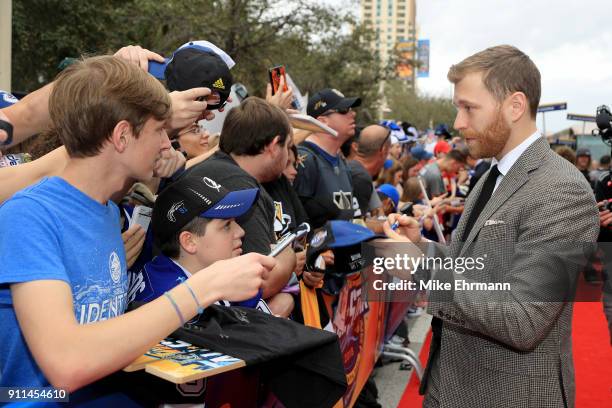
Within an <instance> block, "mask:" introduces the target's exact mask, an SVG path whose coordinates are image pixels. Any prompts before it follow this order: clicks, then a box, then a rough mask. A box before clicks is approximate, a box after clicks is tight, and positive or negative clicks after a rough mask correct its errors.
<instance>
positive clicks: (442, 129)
mask: <svg viewBox="0 0 612 408" xmlns="http://www.w3.org/2000/svg"><path fill="white" fill-rule="evenodd" d="M434 134H435V135H436V136H452V135H451V133H450V131H449V130H448V126H446V124H445V123H441V124H439V125H438V126H436V130H435V132H434Z"/></svg>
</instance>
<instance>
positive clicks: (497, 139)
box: [461, 109, 510, 159]
mask: <svg viewBox="0 0 612 408" xmlns="http://www.w3.org/2000/svg"><path fill="white" fill-rule="evenodd" d="M461 134H462V135H463V137H464V138H466V143H467V138H470V139H471V138H474V140H472V141H470V142H469V143H467V146H468V150H469V152H470V156H472V157H474V158H477V159H483V158H488V157H495V156H497V154H499V152H501V151H502V149H503V148H504V146H505V145H506V142H507V141H508V138H510V126H509V125H508V124H507V123H506V121H505V120H504V117H503V115H502V112H501V109H499V110H498V111H497V113H496V115H495V117H494V118H493V120H492V121H491V123H489V124H488V125H487V127H486V128H485V129H484V130H483V131H482V132H477V131H475V130H465V131H463V132H461Z"/></svg>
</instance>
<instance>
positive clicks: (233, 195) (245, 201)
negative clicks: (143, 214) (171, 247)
mask: <svg viewBox="0 0 612 408" xmlns="http://www.w3.org/2000/svg"><path fill="white" fill-rule="evenodd" d="M258 196H259V189H258V188H250V189H246V190H237V191H229V190H227V189H226V188H224V187H223V186H221V185H220V184H219V183H217V182H216V181H215V180H213V179H212V178H210V177H201V176H195V175H189V174H188V175H185V176H183V177H181V178H179V179H178V180H177V181H175V182H174V183H172V184H170V185H169V186H168V187H166V188H165V189H164V190H163V191H162V192H161V193H160V194H159V195H158V196H157V199H156V200H155V205H154V207H153V214H152V217H151V226H152V228H153V237H154V238H155V240H156V242H157V243H158V244H161V243H164V242H166V241H167V240H168V239H170V238H172V236H173V235H174V234H176V233H178V232H179V231H180V230H181V229H182V228H183V227H184V226H185V225H187V223H188V222H189V221H191V220H192V219H194V218H195V217H204V218H220V219H229V218H236V217H240V216H241V215H243V214H245V213H246V212H247V211H248V210H249V209H250V208H251V206H252V205H253V203H254V202H255V200H256V199H257V197H258Z"/></svg>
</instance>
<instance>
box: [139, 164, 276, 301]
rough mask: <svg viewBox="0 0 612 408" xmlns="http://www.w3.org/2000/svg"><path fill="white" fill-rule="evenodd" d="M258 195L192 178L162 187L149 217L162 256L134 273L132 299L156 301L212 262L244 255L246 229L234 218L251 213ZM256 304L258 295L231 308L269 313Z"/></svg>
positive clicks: (210, 179) (181, 179)
mask: <svg viewBox="0 0 612 408" xmlns="http://www.w3.org/2000/svg"><path fill="white" fill-rule="evenodd" d="M258 195H259V189H257V188H251V189H246V190H238V191H228V190H227V189H225V188H224V187H223V186H221V185H220V184H219V183H217V182H216V181H215V180H213V179H212V178H209V177H197V176H193V175H186V176H185V177H182V178H180V179H179V180H177V181H176V182H174V183H172V184H171V185H169V186H168V187H167V188H165V189H164V190H163V191H162V192H161V193H160V194H159V196H158V197H157V200H156V201H155V206H154V207H153V214H152V218H151V227H152V230H153V238H154V241H155V244H156V246H157V247H158V248H160V250H161V252H162V253H161V254H160V255H158V256H157V257H155V258H154V259H153V260H152V261H150V262H147V263H146V264H145V265H144V267H143V268H142V269H141V270H140V271H139V272H138V273H134V274H132V276H131V277H130V300H133V301H144V302H149V301H151V300H154V299H156V298H158V297H159V296H161V295H163V294H164V292H166V291H167V290H170V289H172V288H173V287H175V286H176V285H178V284H179V283H181V282H183V281H185V280H186V279H188V278H190V277H191V275H192V274H194V273H196V272H198V271H200V270H202V269H203V268H206V267H208V266H210V265H212V264H213V263H214V262H216V261H220V260H224V259H229V258H233V257H235V256H239V255H240V254H242V237H243V236H244V230H243V229H242V228H241V227H240V226H239V225H238V224H237V223H236V221H235V218H236V217H240V216H241V215H243V214H245V213H246V212H247V211H249V209H250V208H251V206H252V205H253V203H254V202H255V200H256V199H257V197H258ZM260 300H261V291H260V292H259V293H258V294H257V295H256V296H255V297H253V298H251V299H245V300H244V301H242V302H236V303H235V304H237V305H239V306H246V307H258V308H259V309H261V310H264V311H266V312H268V309H267V306H266V305H265V303H263V301H261V302H260ZM221 303H224V304H229V303H228V302H225V301H221ZM258 303H259V304H258Z"/></svg>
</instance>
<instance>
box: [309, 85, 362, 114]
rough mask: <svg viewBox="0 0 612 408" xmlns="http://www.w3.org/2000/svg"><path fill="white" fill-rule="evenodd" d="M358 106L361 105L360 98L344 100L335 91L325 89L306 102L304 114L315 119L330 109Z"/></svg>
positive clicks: (338, 92)
mask: <svg viewBox="0 0 612 408" xmlns="http://www.w3.org/2000/svg"><path fill="white" fill-rule="evenodd" d="M359 105H361V98H346V97H345V96H344V95H343V94H342V93H341V92H340V91H338V90H337V89H331V88H325V89H322V90H320V91H318V92H317V93H315V94H314V95H313V96H312V97H311V98H310V99H309V100H308V106H307V107H306V113H308V115H310V116H312V117H313V118H316V117H317V116H321V115H322V114H324V113H325V112H327V111H329V110H332V109H347V108H355V107H357V106H359Z"/></svg>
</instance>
